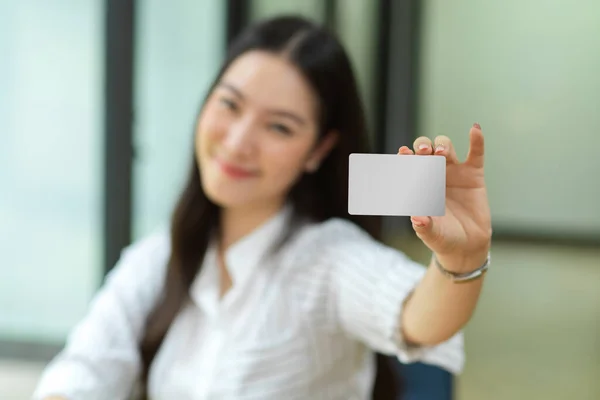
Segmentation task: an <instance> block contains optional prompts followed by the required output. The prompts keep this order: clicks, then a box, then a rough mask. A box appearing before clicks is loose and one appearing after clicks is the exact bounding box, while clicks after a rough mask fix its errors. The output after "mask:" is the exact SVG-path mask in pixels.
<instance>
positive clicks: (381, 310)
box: [320, 219, 464, 374]
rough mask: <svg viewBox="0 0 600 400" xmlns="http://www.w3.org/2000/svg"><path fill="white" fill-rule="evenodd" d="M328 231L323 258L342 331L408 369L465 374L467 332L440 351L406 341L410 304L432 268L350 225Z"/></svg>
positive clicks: (337, 224)
mask: <svg viewBox="0 0 600 400" xmlns="http://www.w3.org/2000/svg"><path fill="white" fill-rule="evenodd" d="M324 225H325V226H324V227H323V230H322V235H320V236H321V238H320V241H321V243H326V244H327V245H326V246H325V247H324V248H323V250H322V251H321V252H320V253H321V257H322V259H323V262H325V263H326V265H327V266H328V268H329V269H330V273H331V274H332V276H331V279H330V282H331V286H332V288H331V290H332V292H333V299H334V304H335V305H334V308H335V314H337V318H338V321H339V323H340V324H341V326H342V329H344V330H345V331H346V332H348V333H349V334H350V335H351V336H353V337H355V338H357V339H358V340H360V341H362V342H364V343H365V344H366V345H367V346H369V347H370V348H372V349H373V350H374V351H377V352H380V353H383V354H388V355H396V356H397V357H398V359H399V360H400V362H402V363H412V362H423V363H427V364H432V365H437V366H439V367H441V368H444V369H446V370H448V371H449V372H451V373H454V374H458V373H460V372H462V369H463V365H464V343H463V342H464V340H463V332H462V331H460V332H458V333H457V334H455V335H454V336H453V337H451V338H450V339H448V340H447V341H445V342H443V343H441V344H438V345H435V346H409V345H408V344H407V343H406V341H405V340H404V338H403V337H402V333H401V329H400V328H401V327H400V321H401V315H402V311H403V304H404V301H405V300H406V299H407V297H408V296H409V295H410V294H411V293H412V291H413V290H414V289H415V287H416V285H417V284H418V283H419V282H420V281H421V279H422V278H423V276H424V274H425V271H426V268H425V267H424V266H423V265H421V264H419V263H417V262H415V261H413V260H411V259H410V258H409V257H408V256H406V255H405V254H404V253H402V252H400V251H399V250H397V249H394V248H392V247H389V246H386V245H384V244H382V243H380V242H378V241H376V240H374V239H373V238H372V237H371V236H370V235H368V234H367V232H365V231H364V230H362V229H361V228H360V227H358V226H357V225H355V224H353V223H351V222H350V221H346V220H342V219H334V220H331V221H329V222H326V223H325V224H324Z"/></svg>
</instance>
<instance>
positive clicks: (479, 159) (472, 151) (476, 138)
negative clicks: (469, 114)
mask: <svg viewBox="0 0 600 400" xmlns="http://www.w3.org/2000/svg"><path fill="white" fill-rule="evenodd" d="M484 147H485V146H484V139H483V132H482V131H481V126H480V125H479V124H477V123H475V124H473V127H472V128H471V131H470V132H469V153H468V154H467V161H466V163H467V164H470V165H472V166H473V167H477V168H483V161H484V160H483V159H484Z"/></svg>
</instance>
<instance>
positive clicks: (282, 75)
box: [196, 51, 334, 208]
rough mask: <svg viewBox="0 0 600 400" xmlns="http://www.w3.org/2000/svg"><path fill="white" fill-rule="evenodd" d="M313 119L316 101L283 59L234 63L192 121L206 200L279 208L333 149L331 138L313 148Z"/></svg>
mask: <svg viewBox="0 0 600 400" xmlns="http://www.w3.org/2000/svg"><path fill="white" fill-rule="evenodd" d="M317 112H318V108H317V100H316V97H315V94H314V93H313V91H312V90H311V88H310V86H309V85H308V84H307V82H306V81H305V80H304V78H303V77H302V75H301V74H300V73H299V72H298V70H297V69H296V68H295V67H294V66H293V65H292V64H290V63H289V62H288V61H287V60H285V59H284V58H282V57H280V56H277V55H273V54H270V53H266V52H260V51H252V52H248V53H245V54H244V55H242V56H240V57H239V58H238V59H237V60H236V61H234V62H233V63H232V64H231V65H230V67H229V68H228V69H227V71H226V72H225V73H224V74H223V76H222V78H221V80H220V81H219V83H218V84H217V86H216V88H215V89H214V91H213V92H212V93H211V94H210V96H209V98H208V99H207V102H206V104H205V107H204V109H203V111H202V113H201V116H200V119H199V121H198V128H197V132H196V156H197V160H198V164H199V167H200V173H201V179H202V184H203V189H204V191H205V193H206V195H207V196H208V197H209V198H210V199H211V200H212V201H213V202H215V203H216V204H218V205H220V206H222V207H230V208H231V207H248V206H253V205H260V206H266V205H270V204H278V203H282V202H283V201H284V200H285V197H286V195H287V193H288V191H289V190H290V188H291V187H292V186H293V184H294V183H295V182H296V181H297V179H299V178H300V176H301V175H302V174H303V173H304V172H312V171H314V170H315V169H316V167H317V166H318V163H319V162H320V161H321V160H322V158H323V157H324V156H325V155H326V153H327V152H328V151H329V150H330V148H331V147H332V146H333V143H334V141H333V140H331V139H333V137H332V138H331V139H329V140H324V141H319V143H320V144H319V145H317V139H318V128H317ZM331 136H332V135H328V137H331Z"/></svg>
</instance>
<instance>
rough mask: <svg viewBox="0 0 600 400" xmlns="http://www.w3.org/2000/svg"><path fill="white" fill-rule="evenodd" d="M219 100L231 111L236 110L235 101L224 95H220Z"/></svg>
mask: <svg viewBox="0 0 600 400" xmlns="http://www.w3.org/2000/svg"><path fill="white" fill-rule="evenodd" d="M219 102H220V103H221V104H222V105H223V106H224V107H225V108H228V109H230V110H231V111H237V110H238V105H237V104H236V102H235V101H233V100H231V99H228V98H226V97H221V98H220V99H219Z"/></svg>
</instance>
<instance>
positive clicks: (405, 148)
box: [398, 146, 415, 156]
mask: <svg viewBox="0 0 600 400" xmlns="http://www.w3.org/2000/svg"><path fill="white" fill-rule="evenodd" d="M398 154H402V155H408V156H411V155H413V154H415V153H413V151H412V150H411V149H409V148H408V146H402V147H400V148H399V149H398Z"/></svg>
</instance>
